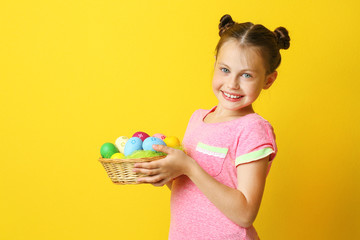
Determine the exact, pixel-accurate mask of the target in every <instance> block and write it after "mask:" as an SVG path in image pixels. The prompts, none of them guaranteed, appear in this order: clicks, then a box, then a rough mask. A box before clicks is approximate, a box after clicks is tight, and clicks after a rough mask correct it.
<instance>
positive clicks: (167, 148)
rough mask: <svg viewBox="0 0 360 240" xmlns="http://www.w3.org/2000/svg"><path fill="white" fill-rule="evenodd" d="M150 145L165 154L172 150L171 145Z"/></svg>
mask: <svg viewBox="0 0 360 240" xmlns="http://www.w3.org/2000/svg"><path fill="white" fill-rule="evenodd" d="M152 147H153V149H154V150H156V151H159V152H163V153H167V154H169V153H171V152H172V151H173V150H174V149H173V148H171V147H168V146H164V145H161V144H154V145H152Z"/></svg>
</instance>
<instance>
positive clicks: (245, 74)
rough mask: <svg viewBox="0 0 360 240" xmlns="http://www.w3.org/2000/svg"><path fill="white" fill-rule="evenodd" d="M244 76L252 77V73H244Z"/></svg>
mask: <svg viewBox="0 0 360 240" xmlns="http://www.w3.org/2000/svg"><path fill="white" fill-rule="evenodd" d="M243 76H244V77H245V78H251V75H250V74H248V73H244V74H243Z"/></svg>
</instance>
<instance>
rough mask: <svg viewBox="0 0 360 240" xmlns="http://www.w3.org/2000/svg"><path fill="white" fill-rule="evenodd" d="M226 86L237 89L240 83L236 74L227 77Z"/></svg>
mask: <svg viewBox="0 0 360 240" xmlns="http://www.w3.org/2000/svg"><path fill="white" fill-rule="evenodd" d="M227 86H228V87H229V88H230V89H234V90H237V89H239V88H240V83H239V81H238V79H237V78H236V76H234V77H230V78H229V79H228V82H227Z"/></svg>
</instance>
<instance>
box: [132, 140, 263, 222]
mask: <svg viewBox="0 0 360 240" xmlns="http://www.w3.org/2000/svg"><path fill="white" fill-rule="evenodd" d="M153 148H154V149H155V150H157V151H161V152H166V153H167V154H168V156H167V157H166V158H163V159H159V160H155V161H153V162H146V163H136V164H135V168H134V171H135V172H141V173H144V174H146V175H148V176H147V177H142V178H140V179H138V182H144V183H152V184H153V185H154V186H163V185H164V184H166V183H168V182H169V181H170V182H171V179H174V178H176V177H178V176H180V175H183V174H185V175H187V176H188V177H189V178H190V179H191V181H193V182H194V184H196V186H197V187H198V188H199V189H200V191H202V193H203V194H204V195H205V196H206V197H207V198H208V199H209V200H210V201H211V202H212V203H213V204H214V205H215V206H216V207H217V208H218V209H219V210H220V211H221V212H222V213H223V214H224V215H225V216H227V217H228V218H229V219H230V220H232V221H233V222H234V223H236V224H238V225H239V226H241V227H250V226H251V225H252V223H253V222H254V220H255V218H256V215H257V212H258V210H259V207H260V203H261V198H262V195H263V191H264V187H265V180H266V172H267V166H268V160H269V156H268V157H265V158H263V159H260V160H257V161H254V162H250V163H246V164H241V165H239V166H238V167H237V174H238V188H237V189H233V188H230V187H228V186H226V185H224V184H222V183H220V182H218V181H217V180H216V179H214V178H213V177H212V176H210V175H209V174H208V173H207V172H206V171H205V170H203V169H202V168H201V167H200V165H198V163H197V162H196V161H195V160H194V159H192V158H191V157H189V156H188V155H186V154H185V153H184V152H183V151H181V150H178V149H173V148H170V147H166V146H162V145H157V146H156V145H153ZM168 187H169V186H168Z"/></svg>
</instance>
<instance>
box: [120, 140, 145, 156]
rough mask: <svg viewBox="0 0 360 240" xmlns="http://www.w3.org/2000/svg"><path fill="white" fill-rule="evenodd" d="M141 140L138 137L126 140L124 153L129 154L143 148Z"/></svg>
mask: <svg viewBox="0 0 360 240" xmlns="http://www.w3.org/2000/svg"><path fill="white" fill-rule="evenodd" d="M142 144H143V142H142V141H141V139H140V138H138V137H132V138H130V139H129V140H127V141H126V144H125V148H124V155H125V156H129V155H131V154H132V153H133V152H134V151H136V150H143V148H142Z"/></svg>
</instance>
